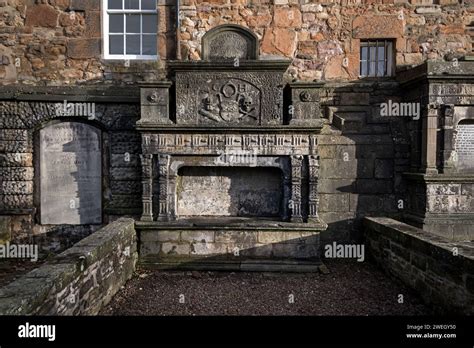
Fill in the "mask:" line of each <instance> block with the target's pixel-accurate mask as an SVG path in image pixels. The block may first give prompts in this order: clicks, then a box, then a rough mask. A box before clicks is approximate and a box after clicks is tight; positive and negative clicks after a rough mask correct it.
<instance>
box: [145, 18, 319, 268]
mask: <svg viewBox="0 0 474 348" xmlns="http://www.w3.org/2000/svg"><path fill="white" fill-rule="evenodd" d="M203 52H204V54H203V56H204V58H205V59H206V58H207V60H203V61H193V62H191V61H175V62H171V63H170V70H171V71H172V76H171V80H172V81H173V82H172V83H171V82H167V81H163V82H160V83H148V84H144V85H143V87H142V93H141V95H142V117H141V120H140V121H139V123H138V125H137V128H138V129H139V131H140V132H141V134H142V151H143V155H142V169H143V170H142V180H143V215H142V218H141V222H139V223H137V229H138V230H139V233H140V241H141V242H140V252H141V254H142V258H143V260H145V261H147V260H148V262H150V263H154V264H159V265H167V264H176V263H182V262H183V259H184V260H186V262H188V261H189V262H190V261H194V262H198V263H200V264H203V265H204V264H209V263H210V262H211V263H212V262H214V261H212V260H214V259H218V260H219V262H218V263H219V264H220V265H228V267H229V268H240V269H243V268H245V267H247V269H252V267H256V266H255V265H256V263H255V262H257V261H255V260H260V261H259V262H262V261H261V259H263V260H267V261H265V262H267V263H268V262H280V263H282V264H286V263H287V262H288V261H285V260H288V259H301V260H303V259H304V260H306V261H307V262H309V261H311V264H315V262H316V263H317V262H318V261H319V232H320V231H321V230H324V229H325V228H326V225H325V224H324V223H323V222H322V221H320V219H319V217H318V193H317V186H318V174H319V158H318V150H317V134H318V133H319V131H320V129H321V125H322V122H321V120H320V119H319V115H316V116H314V115H304V116H306V117H301V119H300V120H299V121H300V122H298V123H294V122H290V121H291V120H288V117H286V115H285V114H286V113H285V112H284V110H285V106H284V102H283V100H284V98H283V90H284V88H283V87H284V86H283V81H282V76H283V73H284V72H285V70H286V69H287V67H288V65H289V61H286V60H271V61H264V60H258V59H257V58H258V40H257V38H256V37H255V35H254V34H253V33H251V32H249V31H248V30H247V29H244V28H241V27H238V26H235V25H230V26H221V27H218V28H216V29H213V30H211V31H210V32H208V33H207V34H206V35H204V37H203ZM171 87H173V88H171ZM173 92H174V95H173ZM170 100H173V101H174V102H173V103H169V101H170ZM169 105H170V106H169ZM305 121H307V122H305ZM210 256H212V257H210ZM269 260H271V261H269ZM276 260H280V261H276ZM302 262H303V261H302ZM214 267H215V265H214ZM257 268H258V267H257Z"/></svg>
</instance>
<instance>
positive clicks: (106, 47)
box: [102, 0, 159, 60]
mask: <svg viewBox="0 0 474 348" xmlns="http://www.w3.org/2000/svg"><path fill="white" fill-rule="evenodd" d="M124 1H125V0H122V7H123V9H122V10H109V9H108V0H102V23H103V26H102V33H103V37H102V41H103V49H104V50H103V52H104V59H117V60H157V59H158V58H159V55H158V43H157V47H156V50H157V52H156V55H139V54H110V53H109V48H110V46H109V35H110V33H109V15H110V14H156V16H157V20H159V16H158V9H155V10H141V9H138V10H136V9H125V6H124V4H125V3H124ZM141 6H142V2H141V1H140V8H141ZM141 22H142V21H141V19H140V47H142V43H141V40H142V36H143V33H142V23H141ZM125 30H126V26H125V21H124V50H126V49H127V47H126V46H125V37H126V32H125ZM156 30H157V32H156V38H157V40H158V27H157V28H156Z"/></svg>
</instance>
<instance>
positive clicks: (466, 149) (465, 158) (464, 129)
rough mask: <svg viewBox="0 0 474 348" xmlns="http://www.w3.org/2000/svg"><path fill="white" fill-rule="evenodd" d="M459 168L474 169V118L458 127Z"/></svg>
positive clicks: (457, 149) (457, 151) (464, 169)
mask: <svg viewBox="0 0 474 348" xmlns="http://www.w3.org/2000/svg"><path fill="white" fill-rule="evenodd" d="M456 130H457V134H456V153H457V168H458V169H459V170H463V171H466V170H469V171H470V170H472V171H474V120H472V121H470V122H461V123H459V124H458V126H457V127H456Z"/></svg>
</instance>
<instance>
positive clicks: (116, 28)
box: [109, 14, 123, 33]
mask: <svg viewBox="0 0 474 348" xmlns="http://www.w3.org/2000/svg"><path fill="white" fill-rule="evenodd" d="M109 32H111V33H123V15H121V14H111V15H109Z"/></svg>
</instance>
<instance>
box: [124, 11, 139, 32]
mask: <svg viewBox="0 0 474 348" xmlns="http://www.w3.org/2000/svg"><path fill="white" fill-rule="evenodd" d="M126 19H127V33H140V15H127V18H126Z"/></svg>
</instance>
